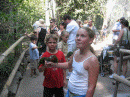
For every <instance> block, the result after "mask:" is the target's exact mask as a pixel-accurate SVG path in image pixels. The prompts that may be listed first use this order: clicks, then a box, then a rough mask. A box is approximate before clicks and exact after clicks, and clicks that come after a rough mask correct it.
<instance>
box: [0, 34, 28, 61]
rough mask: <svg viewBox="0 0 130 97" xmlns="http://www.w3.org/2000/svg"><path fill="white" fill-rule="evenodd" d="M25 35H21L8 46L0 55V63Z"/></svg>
mask: <svg viewBox="0 0 130 97" xmlns="http://www.w3.org/2000/svg"><path fill="white" fill-rule="evenodd" d="M25 37H26V36H22V37H21V38H20V39H19V40H17V41H16V42H15V43H14V44H13V45H12V46H10V47H9V48H8V49H7V50H6V51H5V52H4V53H3V54H1V56H0V64H1V63H2V62H3V60H4V59H5V57H6V56H7V55H8V54H9V53H10V52H11V51H12V50H13V49H14V48H15V47H16V46H17V45H18V44H19V43H20V42H21V41H22V40H23V39H24V38H25Z"/></svg>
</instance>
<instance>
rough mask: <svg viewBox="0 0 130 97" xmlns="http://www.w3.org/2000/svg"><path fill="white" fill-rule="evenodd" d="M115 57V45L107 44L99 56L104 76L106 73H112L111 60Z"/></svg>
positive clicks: (101, 72) (101, 71)
mask: <svg viewBox="0 0 130 97" xmlns="http://www.w3.org/2000/svg"><path fill="white" fill-rule="evenodd" d="M113 59H114V47H113V46H112V45H108V46H105V47H104V48H103V50H102V52H101V55H100V56H99V62H100V74H101V76H102V77H104V76H105V74H107V73H109V74H111V73H112V70H111V69H110V67H111V63H110V60H113Z"/></svg>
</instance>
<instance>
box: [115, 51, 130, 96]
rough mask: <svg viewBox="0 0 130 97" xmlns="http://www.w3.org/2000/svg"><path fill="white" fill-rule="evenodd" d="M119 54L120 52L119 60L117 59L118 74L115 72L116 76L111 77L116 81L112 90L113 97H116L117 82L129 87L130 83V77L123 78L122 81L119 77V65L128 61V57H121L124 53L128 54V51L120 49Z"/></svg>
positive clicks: (129, 57)
mask: <svg viewBox="0 0 130 97" xmlns="http://www.w3.org/2000/svg"><path fill="white" fill-rule="evenodd" d="M119 52H120V58H118V61H119V64H118V72H117V74H114V75H113V78H114V79H115V80H116V84H115V90H114V95H113V97H117V90H118V85H119V82H121V83H123V84H125V85H127V86H129V87H130V81H129V79H130V77H129V78H125V79H123V78H121V77H120V74H121V65H122V64H123V61H124V60H129V59H130V56H125V57H123V54H124V53H127V54H130V50H127V49H120V50H119Z"/></svg>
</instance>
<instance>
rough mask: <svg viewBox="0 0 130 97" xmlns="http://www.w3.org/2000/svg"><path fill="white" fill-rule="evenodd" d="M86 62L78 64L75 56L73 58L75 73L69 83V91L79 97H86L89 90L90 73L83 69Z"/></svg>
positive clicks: (73, 72)
mask: <svg viewBox="0 0 130 97" xmlns="http://www.w3.org/2000/svg"><path fill="white" fill-rule="evenodd" d="M76 53H77V51H76ZM76 53H75V54H76ZM91 57H92V56H90V57H88V58H86V59H85V60H84V61H86V60H88V59H89V58H91ZM84 61H82V62H76V61H75V55H74V56H73V63H72V68H73V71H72V73H71V76H70V78H69V81H68V89H69V90H70V92H72V93H74V94H78V95H86V92H87V90H88V71H87V70H85V69H84V67H83V63H84Z"/></svg>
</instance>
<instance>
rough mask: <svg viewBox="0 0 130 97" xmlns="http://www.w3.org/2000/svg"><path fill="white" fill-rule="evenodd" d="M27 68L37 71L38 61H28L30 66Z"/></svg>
mask: <svg viewBox="0 0 130 97" xmlns="http://www.w3.org/2000/svg"><path fill="white" fill-rule="evenodd" d="M29 67H30V68H31V69H37V67H38V59H37V60H33V59H30V66H29Z"/></svg>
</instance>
